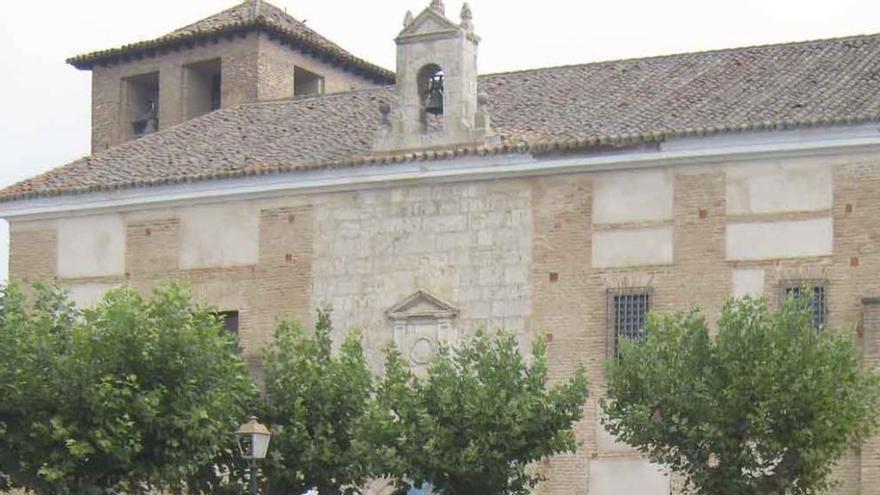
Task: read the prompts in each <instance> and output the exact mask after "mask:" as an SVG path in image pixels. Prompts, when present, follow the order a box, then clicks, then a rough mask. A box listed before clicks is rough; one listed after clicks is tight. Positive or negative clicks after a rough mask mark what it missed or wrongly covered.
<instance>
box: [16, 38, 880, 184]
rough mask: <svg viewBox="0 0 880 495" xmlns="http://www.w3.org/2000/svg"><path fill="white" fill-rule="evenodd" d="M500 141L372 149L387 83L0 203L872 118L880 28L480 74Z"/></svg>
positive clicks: (250, 111)
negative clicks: (411, 149) (395, 150)
mask: <svg viewBox="0 0 880 495" xmlns="http://www.w3.org/2000/svg"><path fill="white" fill-rule="evenodd" d="M479 84H480V88H481V89H480V90H481V91H484V92H486V93H487V94H488V100H489V103H488V105H489V111H490V114H491V116H492V125H493V129H494V131H495V132H496V133H497V134H498V135H499V137H500V138H501V142H500V143H499V144H497V145H492V146H484V147H480V148H468V149H454V150H423V151H419V152H406V153H401V154H400V155H392V154H388V153H386V154H376V153H373V152H371V145H372V143H373V140H374V137H375V136H376V133H377V132H379V131H380V129H381V122H380V120H381V119H380V112H379V109H378V108H379V102H382V101H384V102H388V103H390V104H392V105H394V104H395V101H394V100H395V97H394V91H393V89H392V88H391V87H388V88H380V89H372V90H363V91H357V92H351V93H339V94H331V95H325V96H320V97H314V98H307V99H293V100H283V101H275V102H266V103H254V104H248V105H241V106H238V107H232V108H227V109H222V110H218V111H216V112H213V113H210V114H207V115H205V116H203V117H200V118H197V119H194V120H191V121H189V122H185V123H183V124H180V125H178V126H175V127H172V128H169V129H166V130H163V131H161V132H158V133H156V134H152V135H149V136H147V137H144V138H142V139H139V140H136V141H130V142H128V143H125V144H122V145H119V146H116V147H114V148H111V149H109V150H107V151H104V152H101V153H98V154H96V155H94V156H91V157H87V158H83V159H80V160H77V161H75V162H73V163H70V164H68V165H65V166H63V167H60V168H57V169H55V170H52V171H50V172H47V173H45V174H43V175H40V176H38V177H35V178H33V179H30V180H26V181H24V182H21V183H19V184H16V185H14V186H11V187H9V188H7V189H5V190H3V191H0V201H9V200H14V199H19V198H28V197H37V196H52V195H59V194H69V193H83V192H89V191H98V190H110V189H122V188H131V187H143V186H148V185H156V184H168V183H173V182H187V181H196V180H209V179H216V178H221V177H240V176H246V175H253V174H261V173H278V172H285V171H291V170H301V169H305V168H316V167H347V166H356V165H362V164H382V163H391V162H400V161H405V160H420V159H437V158H446V157H451V156H458V155H461V154H466V153H480V154H485V153H497V152H530V153H539V152H543V151H547V150H553V149H588V148H591V147H598V146H625V145H631V144H636V143H640V142H652V141H659V140H663V139H667V138H670V137H679V136H693V135H705V134H713V133H720V132H732V131H744V130H765V129H780V128H791V127H803V126H818V125H835V124H844V123H856V122H868V121H878V120H880V35H870V36H857V37H851V38H840V39H832V40H824V41H812V42H802V43H790V44H783V45H770V46H758V47H749V48H739V49H731V50H720V51H711V52H700V53H686V54H680V55H670V56H662V57H653V58H643V59H632V60H619V61H611V62H600V63H592V64H586V65H575V66H568V67H555V68H547V69H537V70H530V71H524V72H511V73H505V74H494V75H489V76H483V77H481V78H480V81H479Z"/></svg>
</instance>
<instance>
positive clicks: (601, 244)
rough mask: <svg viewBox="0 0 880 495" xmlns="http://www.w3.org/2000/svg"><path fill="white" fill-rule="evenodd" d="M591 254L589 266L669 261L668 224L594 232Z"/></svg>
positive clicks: (670, 255)
mask: <svg viewBox="0 0 880 495" xmlns="http://www.w3.org/2000/svg"><path fill="white" fill-rule="evenodd" d="M592 257H593V268H620V267H632V266H651V265H669V264H672V261H673V234H672V227H671V226H670V227H657V228H648V229H631V230H608V231H598V232H594V233H593V255H592Z"/></svg>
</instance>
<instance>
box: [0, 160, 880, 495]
mask: <svg viewBox="0 0 880 495" xmlns="http://www.w3.org/2000/svg"><path fill="white" fill-rule="evenodd" d="M877 163H878V158H877V157H876V156H850V157H839V158H831V157H829V158H813V159H798V160H787V161H778V160H777V161H772V162H770V161H768V162H751V163H748V164H741V163H723V164H713V165H704V166H687V167H674V168H666V169H659V170H658V169H654V170H644V171H632V172H610V173H603V174H588V173H582V174H572V175H564V176H546V177H533V178H526V179H505V180H484V181H479V182H465V183H451V184H441V185H422V186H407V187H388V188H376V189H364V190H359V191H353V192H338V193H326V194H317V195H312V196H290V197H284V198H278V199H273V200H261V201H246V202H240V203H232V202H226V203H218V204H216V205H201V206H198V207H197V208H196V207H193V208H168V209H157V210H148V211H141V212H129V213H121V214H120V217H121V219H122V222H118V224H119V225H121V226H122V227H120V228H124V230H125V232H124V239H125V243H124V244H125V246H124V260H125V263H124V264H125V270H124V273H118V274H117V273H115V272H113V273H112V274H111V275H107V273H109V272H108V271H107V269H106V268H107V267H104V266H95V267H93V268H92V269H93V270H94V273H95V274H96V275H95V276H78V277H77V278H75V279H69V278H63V277H61V276H59V275H58V267H57V262H56V260H57V259H58V248H57V247H56V246H57V245H58V243H59V242H71V241H65V240H64V239H63V238H59V236H58V232H59V226H61V225H62V224H63V223H64V222H66V220H64V219H58V220H47V221H35V222H15V221H13V222H12V225H11V238H12V242H11V253H10V271H11V275H12V277H13V278H17V279H23V280H25V281H28V282H31V281H36V280H39V279H49V280H55V281H58V282H60V283H62V284H64V285H67V286H70V287H71V288H72V289H73V290H74V294H75V295H76V297H78V298H80V300H81V301H82V302H84V303H88V302H89V301H94V299H95V298H96V297H97V295H98V294H99V293H100V292H101V291H102V290H105V289H106V288H108V287H112V286H116V285H123V284H128V285H131V286H133V287H136V288H138V289H139V290H144V291H146V290H148V289H149V288H151V287H153V286H154V285H155V284H156V283H158V282H159V281H161V280H166V279H180V280H185V281H187V282H189V283H191V284H192V285H193V287H194V293H195V294H196V296H197V297H198V298H200V299H202V300H204V301H206V302H210V303H212V304H215V305H217V306H218V307H219V308H220V309H222V310H233V309H234V310H238V311H240V315H241V319H240V324H241V326H240V335H241V340H242V345H243V347H244V351H245V355H246V356H248V357H249V358H252V357H253V356H255V355H256V353H257V352H258V350H259V349H260V348H261V347H262V346H263V345H264V344H265V343H266V342H268V341H269V339H270V338H271V334H272V331H273V328H274V323H275V321H276V318H278V317H281V316H292V317H296V318H299V319H301V320H303V321H304V322H305V323H307V324H310V323H311V322H312V321H313V313H314V310H315V309H316V308H317V307H318V306H320V305H322V304H324V303H325V302H327V303H330V304H332V306H333V308H334V314H335V318H334V322H335V323H336V327H337V332H338V333H337V335H338V336H341V335H342V334H343V333H344V332H345V331H346V330H348V329H349V328H351V327H355V326H357V327H360V328H362V329H363V330H364V335H365V337H364V341H365V344H366V347H367V350H368V356H369V359H370V362H371V364H372V365H373V366H374V367H375V368H376V369H377V370H379V369H380V368H381V356H382V354H381V351H382V349H383V348H384V347H385V346H386V345H387V344H388V343H389V342H391V341H393V340H394V339H395V338H397V337H396V335H398V333H397V332H398V331H406V332H411V333H412V335H415V336H416V337H417V338H420V339H422V340H424V339H428V340H431V339H436V340H440V339H445V338H453V339H454V338H455V337H456V336H458V335H462V334H464V335H466V334H468V333H470V332H472V331H473V330H474V329H476V328H478V327H481V326H485V327H488V328H495V327H500V326H504V327H507V328H509V329H512V330H514V331H516V332H517V333H518V335H519V337H520V338H521V340H522V342H523V345H524V346H528V344H529V343H530V342H531V341H532V339H534V338H535V337H536V336H539V335H543V336H545V337H546V338H547V340H548V342H549V345H548V352H549V357H550V371H551V375H552V377H553V379H562V378H564V377H566V376H569V375H570V374H571V373H572V371H573V370H574V369H575V367H576V366H577V365H579V364H583V365H585V366H586V367H587V369H588V371H589V374H590V382H591V391H592V396H591V398H590V400H589V402H588V404H587V406H586V410H585V418H584V420H583V421H582V422H581V423H580V424H579V425H578V427H577V435H578V439H579V440H580V441H581V442H582V447H581V450H580V451H579V452H578V453H577V454H574V455H567V456H559V457H557V458H555V459H553V460H552V461H550V462H547V463H543V464H542V465H541V466H540V467H539V468H540V469H541V470H542V471H543V472H544V473H545V474H547V475H548V476H549V477H550V480H549V481H548V482H547V483H544V484H543V485H541V486H540V487H539V489H538V492H539V493H541V494H545V495H569V494H574V495H587V494H589V495H617V494H618V493H640V494H642V495H655V494H656V495H661V494H667V493H670V492H671V491H675V488H674V486H675V483H674V482H670V478H671V477H670V476H669V475H668V474H667V473H665V472H664V471H663V470H662V469H661V468H659V467H657V466H652V465H651V464H649V463H647V462H646V461H644V460H642V459H641V458H640V457H639V456H638V455H637V453H635V452H633V450H632V449H631V448H629V447H628V446H626V445H621V444H620V443H618V442H616V441H615V439H614V438H612V437H610V436H609V435H608V434H607V433H605V432H604V430H603V429H602V427H601V425H600V424H599V418H600V415H601V411H599V408H598V406H597V398H598V397H599V395H600V394H601V391H602V387H603V383H604V359H605V356H606V354H607V348H608V339H609V335H608V294H609V291H613V290H615V289H619V288H626V287H629V288H642V287H643V288H646V289H649V290H650V293H651V308H652V309H653V310H657V311H673V310H684V309H688V308H690V307H692V306H694V305H697V306H699V307H701V308H702V309H703V310H704V311H705V313H706V314H707V318H708V319H709V320H710V322H712V321H714V320H715V318H716V317H717V316H718V314H719V312H720V310H721V306H722V304H723V302H724V300H725V299H726V298H728V297H730V296H732V295H734V294H746V293H748V294H758V295H760V294H763V295H766V296H767V298H768V299H769V301H770V303H771V304H774V305H775V304H778V302H779V298H780V293H781V288H782V286H783V285H784V284H786V283H789V282H793V281H795V282H796V281H802V280H809V281H820V282H823V283H824V284H825V287H826V290H827V302H828V308H829V313H828V323H829V324H830V325H832V326H835V327H841V328H844V329H845V331H852V332H860V333H859V336H860V338H861V341H862V343H863V346H864V351H865V355H866V365H867V366H873V367H875V368H876V367H877V363H878V362H880V323H878V322H880V310H878V309H877V308H878V307H880V305H878V304H876V303H875V302H872V301H876V300H877V299H878V298H880V251H878V242H880V199H878V198H880V197H878V195H877V190H878V189H880V166H878V164H877ZM779 184H785V185H784V186H779ZM792 184H795V185H794V186H792ZM798 184H800V185H798ZM824 185H827V187H825V186H824ZM768 187H769V188H770V189H771V190H773V191H774V195H773V198H772V201H770V200H768V196H767V193H762V192H761V191H762V190H764V189H766V188H768ZM644 191H649V192H650V194H646V195H643V194H642V193H643V192H644ZM805 194H808V197H801V196H803V195H805ZM609 198H611V199H609ZM609 201H610V203H609ZM609 205H610V207H612V210H609ZM615 205H617V208H619V211H618V210H615V209H614V208H613V207H615ZM230 209H233V210H236V211H239V213H240V214H239V215H228V214H227V213H228V212H229V211H231V210H230ZM224 212H225V213H224ZM193 219H195V220H193ZM111 220H112V219H108V218H107V215H103V216H101V217H100V218H99V217H95V218H94V222H93V223H90V222H89V221H88V218H86V219H85V220H83V219H80V220H77V222H78V223H77V225H79V226H81V229H82V230H83V231H84V234H83V235H84V237H83V238H82V239H78V240H77V242H84V243H86V244H83V245H88V242H92V241H90V240H89V238H88V232H89V230H90V227H89V226H90V225H94V226H95V229H97V230H96V231H100V232H104V230H106V229H108V228H112V226H113V225H116V224H117V223H115V222H113V221H111ZM194 221H195V223H196V224H197V225H194ZM206 222H219V223H218V224H217V225H216V226H214V227H211V226H206V225H204V224H205V223H206ZM223 222H227V223H226V224H224V223H223ZM253 225H256V228H253V227H252V226H253ZM791 225H795V226H796V228H794V229H792V230H789V231H788V232H789V233H790V234H789V235H788V236H776V237H773V238H766V239H765V238H761V237H760V235H763V234H762V232H763V231H764V230H766V229H767V228H768V227H765V226H770V227H769V228H770V229H771V230H772V229H773V228H776V227H778V226H791ZM827 225H830V226H831V230H827V229H826V227H825V226H827ZM226 227H228V229H230V231H231V232H252V234H248V235H249V236H250V238H246V239H245V238H243V239H239V238H237V237H242V236H238V235H236V236H230V237H229V240H226V241H224V244H228V245H226V246H220V247H222V248H224V249H225V251H222V252H220V253H219V254H218V253H202V254H204V256H195V257H194V256H193V253H192V252H191V251H192V250H193V249H196V248H195V246H193V245H184V244H185V243H184V241H183V239H202V240H204V236H205V235H209V234H210V230H204V229H210V228H220V229H223V228H226ZM786 228H787V227H786ZM101 229H103V230H101ZM187 229H196V230H195V231H193V230H187ZM206 232H207V233H208V234H206ZM105 234H106V233H105ZM105 234H102V235H105ZM749 235H758V236H759V237H756V238H754V239H755V240H754V242H753V244H755V245H754V246H749V243H748V242H744V238H743V237H742V236H749ZM254 236H256V237H257V238H256V239H254V238H253V237H254ZM628 239H647V240H649V241H650V242H646V243H645V244H644V245H643V246H641V247H639V248H638V249H635V250H633V247H632V246H631V245H628V244H627V243H628V242H630V241H628ZM200 242H201V241H200ZM768 246H769V248H768ZM220 247H218V246H210V249H219V248H220ZM253 248H256V250H257V253H258V255H257V256H256V257H253V258H250V257H249V256H239V254H241V253H245V254H247V253H250V252H251V251H252V249H253ZM771 248H772V249H771ZM199 249H208V247H206V248H199ZM621 252H623V253H624V254H625V256H624V255H621V254H620V253H621ZM777 252H782V253H783V256H778V255H777V254H775V253H777ZM786 253H792V255H791V256H790V257H789V256H784V255H785V254H786ZM803 253H808V254H803ZM809 253H812V254H809ZM196 254H198V253H196ZM192 259H201V260H203V262H204V263H206V264H207V265H206V266H199V267H198V268H186V269H184V268H182V265H181V260H192ZM187 263H191V261H187ZM212 263H213V264H212ZM599 265H601V266H599ZM418 290H423V291H426V292H427V293H430V294H431V296H433V297H436V298H437V299H438V300H441V301H442V302H443V304H444V305H448V306H449V307H451V308H453V309H454V310H455V311H457V315H456V316H455V317H454V318H452V320H451V321H452V323H451V325H447V324H445V323H437V322H432V321H430V320H429V319H425V318H420V319H415V320H413V321H411V322H407V323H406V324H403V325H402V326H401V327H400V329H398V328H397V327H396V326H394V325H397V323H394V324H392V322H391V321H390V320H389V316H388V315H387V314H386V311H388V310H389V309H391V308H393V307H396V305H399V304H400V303H402V302H405V301H407V300H408V298H409V297H410V296H413V295H414V294H415V295H416V297H418V296H417V295H418V293H417V291H418ZM432 301H433V300H432V299H424V300H420V302H419V303H418V304H423V305H427V306H425V307H428V306H430V305H431V304H439V303H436V302H432ZM443 307H444V308H446V309H448V308H447V306H443ZM441 309H442V308H441ZM444 311H445V309H444ZM835 475H836V476H837V478H838V480H839V481H840V483H839V485H838V486H837V488H836V490H835V492H834V493H836V494H840V495H844V494H846V495H849V494H852V495H856V494H859V495H880V439H877V438H875V439H872V440H870V441H869V442H867V443H866V444H865V445H864V446H863V447H862V448H861V449H859V450H858V451H855V452H853V453H851V454H850V455H848V456H847V457H846V458H845V459H844V460H843V461H842V462H841V463H840V465H839V466H838V467H837V469H836V471H835Z"/></svg>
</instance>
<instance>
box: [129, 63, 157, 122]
mask: <svg viewBox="0 0 880 495" xmlns="http://www.w3.org/2000/svg"><path fill="white" fill-rule="evenodd" d="M123 88H124V90H125V100H124V101H125V103H124V105H123V114H124V118H123V121H124V122H126V124H127V125H128V131H127V137H129V138H132V137H134V138H139V137H142V136H146V135H147V134H152V133H154V132H156V131H158V130H159V73H158V72H151V73H149V74H141V75H138V76H133V77H129V78H126V79H124V80H123Z"/></svg>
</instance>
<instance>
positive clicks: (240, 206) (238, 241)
mask: <svg viewBox="0 0 880 495" xmlns="http://www.w3.org/2000/svg"><path fill="white" fill-rule="evenodd" d="M179 215H180V258H179V261H180V268H182V269H184V270H186V269H194V268H219V267H229V266H245V265H253V264H256V263H257V259H258V257H259V250H260V230H259V222H260V215H259V209H258V208H257V207H256V206H254V205H252V204H250V203H246V202H236V203H228V204H218V205H206V206H198V207H193V208H186V209H182V210H180V213H179Z"/></svg>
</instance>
